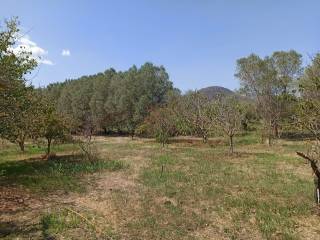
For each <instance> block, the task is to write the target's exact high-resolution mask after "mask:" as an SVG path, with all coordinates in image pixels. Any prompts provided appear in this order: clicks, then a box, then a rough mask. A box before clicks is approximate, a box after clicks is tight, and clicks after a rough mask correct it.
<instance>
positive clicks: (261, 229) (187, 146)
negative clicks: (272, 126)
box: [0, 135, 320, 240]
mask: <svg viewBox="0 0 320 240" xmlns="http://www.w3.org/2000/svg"><path fill="white" fill-rule="evenodd" d="M95 141H96V144H97V147H98V149H99V151H100V155H101V159H102V160H101V161H99V162H95V163H88V162H86V161H81V160H79V156H78V155H77V150H76V149H75V146H73V145H62V146H57V147H56V148H55V149H54V151H55V152H57V155H58V158H57V159H56V160H53V161H45V160H41V159H40V156H41V153H42V152H43V149H41V148H38V147H35V146H32V145H28V147H27V152H26V153H25V154H20V153H19V152H18V151H17V149H16V148H15V147H13V146H7V147H5V148H3V149H2V150H1V151H0V171H1V172H0V184H1V185H0V201H1V206H2V207H1V209H0V210H1V211H0V212H1V215H0V237H2V238H3V239H137V240H138V239H319V234H320V221H319V220H320V219H319V216H318V209H317V208H316V206H315V205H314V203H313V201H314V200H313V177H312V173H311V170H310V167H309V166H308V165H306V164H305V162H304V161H303V160H302V159H299V158H298V157H296V155H295V151H296V150H300V151H303V150H305V148H306V146H305V143H303V142H299V141H286V140H279V141H278V143H277V144H276V145H275V146H272V147H268V146H265V145H262V144H259V143H258V141H257V139H256V138H255V136H252V135H247V136H242V137H238V138H237V139H236V153H235V154H233V155H230V154H228V146H227V144H226V142H225V140H223V139H211V140H210V142H209V144H202V143H201V140H197V139H188V138H178V139H174V140H173V141H172V143H171V144H169V145H168V146H166V147H164V148H163V147H161V146H160V144H157V143H155V142H154V141H152V140H148V139H135V140H131V139H130V138H125V137H108V138H103V137H97V138H96V139H95Z"/></svg>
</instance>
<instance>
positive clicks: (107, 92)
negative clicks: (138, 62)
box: [43, 63, 173, 135]
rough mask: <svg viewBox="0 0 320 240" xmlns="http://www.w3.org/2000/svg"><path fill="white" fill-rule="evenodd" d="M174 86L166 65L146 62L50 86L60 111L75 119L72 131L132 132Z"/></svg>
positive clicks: (49, 88) (162, 101)
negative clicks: (83, 129)
mask: <svg viewBox="0 0 320 240" xmlns="http://www.w3.org/2000/svg"><path fill="white" fill-rule="evenodd" d="M172 89H173V87H172V82H171V81H169V76H168V74H167V72H166V70H165V69H164V67H162V66H161V67H157V66H154V65H153V64H151V63H145V64H144V65H142V66H141V67H140V68H137V67H136V66H133V67H131V68H130V69H129V70H128V71H125V72H116V71H115V70H113V69H110V70H107V71H105V72H104V73H99V74H96V75H92V76H84V77H81V78H80V79H77V80H69V81H66V82H64V83H60V84H52V85H49V86H48V87H47V88H46V89H43V92H44V93H45V95H46V96H48V98H49V99H55V105H56V106H57V110H58V112H60V113H62V114H63V115H65V116H68V117H69V119H72V121H73V130H74V131H81V129H82V128H84V127H87V126H90V128H91V129H92V131H96V132H98V131H104V132H107V131H121V132H127V133H129V134H131V135H134V134H135V130H136V128H137V126H138V125H140V124H141V123H142V122H143V120H144V119H145V117H146V116H147V115H148V114H149V111H150V110H151V109H153V108H155V107H157V106H160V105H162V104H164V103H165V102H166V100H167V99H166V97H167V93H168V92H169V91H171V90H172Z"/></svg>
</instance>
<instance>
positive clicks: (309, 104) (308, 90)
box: [296, 53, 320, 142]
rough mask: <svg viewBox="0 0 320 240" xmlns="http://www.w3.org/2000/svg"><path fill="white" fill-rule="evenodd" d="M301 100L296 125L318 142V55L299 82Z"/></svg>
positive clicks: (319, 63) (319, 132)
mask: <svg viewBox="0 0 320 240" xmlns="http://www.w3.org/2000/svg"><path fill="white" fill-rule="evenodd" d="M300 93H301V98H300V101H299V107H298V109H297V115H296V120H297V123H298V125H299V126H300V127H301V128H302V129H304V130H307V131H308V132H309V133H311V134H312V135H313V136H314V137H315V138H316V139H317V140H318V141H319V142H320V119H319V116H320V54H319V53H318V54H317V55H316V56H315V57H314V58H313V59H312V63H311V64H310V65H309V66H308V67H306V69H305V71H304V75H303V77H302V78H301V80H300Z"/></svg>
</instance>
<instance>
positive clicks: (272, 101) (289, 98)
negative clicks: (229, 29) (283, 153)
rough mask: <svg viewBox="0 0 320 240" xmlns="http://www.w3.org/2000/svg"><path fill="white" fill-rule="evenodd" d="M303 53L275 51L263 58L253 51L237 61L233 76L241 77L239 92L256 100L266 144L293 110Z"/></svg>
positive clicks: (277, 133) (277, 135)
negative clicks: (266, 137) (266, 138)
mask: <svg viewBox="0 0 320 240" xmlns="http://www.w3.org/2000/svg"><path fill="white" fill-rule="evenodd" d="M301 58H302V56H301V55H300V54H298V53H297V52H295V51H293V50H291V51H288V52H284V51H280V52H274V53H273V54H272V55H271V56H270V57H269V56H267V57H265V58H264V59H262V58H260V57H259V56H257V55H255V54H251V55H250V56H248V57H245V58H241V59H239V60H238V61H237V72H236V74H235V76H236V77H237V78H238V79H239V80H240V85H241V88H242V92H244V93H246V94H247V96H250V97H251V98H252V99H253V100H254V101H255V102H256V109H257V111H258V114H259V115H260V117H261V119H262V121H263V128H262V130H263V135H267V136H268V140H269V144H271V139H272V138H273V137H279V136H280V131H279V130H280V128H281V126H280V125H281V123H282V124H283V123H285V122H287V120H288V119H290V117H291V116H292V113H293V112H292V111H293V109H294V106H293V105H294V103H295V102H294V98H295V96H294V94H295V93H296V91H297V81H298V79H299V77H300V76H301V72H302V67H301V64H302V61H301Z"/></svg>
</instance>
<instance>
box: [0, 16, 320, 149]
mask: <svg viewBox="0 0 320 240" xmlns="http://www.w3.org/2000/svg"><path fill="white" fill-rule="evenodd" d="M18 36H19V23H18V20H17V19H11V20H9V21H7V22H6V24H5V28H4V29H2V30H1V31H0V121H1V122H0V137H1V138H4V139H7V140H9V141H10V142H13V143H16V144H17V145H18V146H19V147H20V149H21V150H22V151H23V150H24V145H25V142H26V141H27V140H32V141H37V140H39V139H46V144H47V152H48V153H50V148H51V144H52V142H53V141H55V140H56V141H57V140H59V141H63V140H66V139H68V137H70V136H71V134H81V133H83V132H85V133H89V134H98V133H104V134H107V133H118V134H129V135H130V136H132V137H134V135H139V136H147V137H155V138H156V139H157V140H158V141H159V142H161V143H162V144H165V143H167V142H168V141H169V138H170V137H172V136H177V135H193V136H200V137H201V138H202V139H203V142H204V143H206V142H207V141H208V138H209V137H210V136H215V135H221V134H223V135H225V136H227V137H228V139H229V143H230V151H231V152H233V147H234V137H235V136H236V135H237V134H238V133H240V132H242V131H243V132H245V131H249V130H252V129H254V130H256V131H258V132H259V133H260V135H261V140H262V141H263V142H267V143H268V144H270V145H271V144H272V142H273V140H274V139H276V138H279V137H281V135H282V134H284V133H286V132H289V131H292V132H295V133H301V132H308V133H310V134H312V135H313V137H314V138H315V139H318V140H320V122H319V114H320V93H319V87H320V54H316V55H315V56H314V57H313V58H312V59H311V60H310V64H309V65H308V66H306V67H303V65H302V55H301V54H299V53H297V52H296V51H294V50H290V51H277V52H274V53H272V54H271V55H270V56H266V57H264V58H261V57H260V56H258V55H255V54H251V55H249V56H247V57H244V58H241V59H238V60H237V62H236V66H237V68H236V73H235V76H236V78H237V79H238V80H239V81H240V89H239V90H238V91H237V92H236V93H235V94H233V95H222V94H217V95H215V96H214V97H213V98H209V97H208V96H206V95H204V94H202V93H201V92H199V91H189V92H187V93H185V94H181V92H180V91H179V89H176V88H174V86H173V83H172V82H171V81H170V78H169V75H168V73H167V72H166V70H165V68H164V67H163V66H156V65H154V64H152V63H148V62H147V63H145V64H143V65H142V66H141V67H139V68H138V67H136V66H132V67H131V68H130V69H128V70H127V71H116V70H114V69H108V70H106V71H105V72H102V73H98V74H95V75H91V76H83V77H81V78H79V79H73V80H71V79H70V80H66V81H65V82H62V83H54V84H49V85H48V86H46V87H44V88H34V87H33V86H31V85H30V84H29V83H28V81H27V80H26V76H27V74H28V73H30V72H32V71H33V70H34V69H35V68H36V67H37V61H36V59H35V58H34V57H33V56H32V54H31V53H29V52H26V51H24V49H21V51H20V53H19V54H15V53H14V52H13V47H14V46H15V43H16V41H17V37H18Z"/></svg>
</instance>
